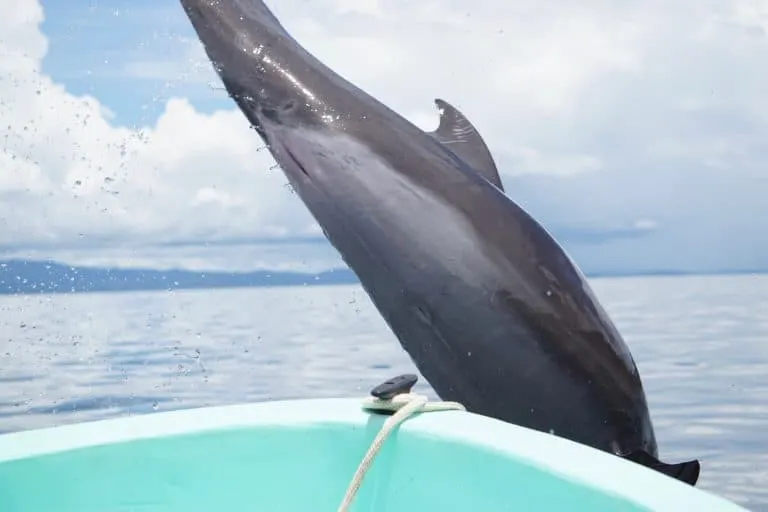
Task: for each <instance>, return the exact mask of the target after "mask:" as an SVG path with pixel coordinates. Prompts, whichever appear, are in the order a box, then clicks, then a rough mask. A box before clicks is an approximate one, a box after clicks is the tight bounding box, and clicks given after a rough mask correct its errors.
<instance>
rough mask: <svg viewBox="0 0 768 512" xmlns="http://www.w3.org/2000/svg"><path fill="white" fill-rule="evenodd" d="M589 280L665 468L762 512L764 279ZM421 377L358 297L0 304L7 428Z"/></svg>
mask: <svg viewBox="0 0 768 512" xmlns="http://www.w3.org/2000/svg"><path fill="white" fill-rule="evenodd" d="M591 283H592V285H593V288H594V290H595V292H596V293H597V295H598V297H599V298H600V300H601V301H602V302H603V304H604V305H605V307H606V308H607V309H608V311H609V313H610V314H611V317H612V318H613V320H614V322H615V323H616V324H617V326H618V327H619V329H620V330H621V332H622V333H623V335H624V337H625V339H626V341H627V343H628V344H629V346H630V348H631V349H632V353H633V355H634V357H635V359H636V361H637V364H638V367H639V368H640V372H641V375H642V378H643V382H644V385H645V390H646V394H647V396H648V400H649V405H650V409H651V414H652V416H653V421H654V424H655V427H656V435H657V438H658V441H659V446H660V452H661V456H662V459H664V460H665V461H670V462H671V461H678V460H683V459H685V460H687V459H690V458H699V459H700V460H701V462H702V474H701V479H700V481H699V482H700V483H699V487H700V488H703V489H707V490H710V491H712V492H715V493H717V494H721V495H723V496H725V497H727V498H730V499H732V500H734V501H736V502H739V503H740V504H742V505H744V506H746V507H747V508H749V509H751V510H768V434H766V433H765V432H766V427H768V276H746V275H744V276H706V277H699V276H686V277H634V278H601V279H592V280H591ZM413 371H414V368H413V366H412V364H411V362H410V360H409V359H408V357H407V355H406V354H405V352H404V351H403V350H402V349H401V348H400V345H399V344H398V342H397V341H396V339H395V338H394V336H393V335H392V334H391V333H390V332H389V330H388V329H387V327H386V325H385V323H384V321H383V320H382V319H381V318H380V317H379V315H378V313H377V312H376V311H375V309H374V308H373V306H372V304H371V303H370V301H369V299H368V297H367V296H366V295H365V293H364V292H363V291H362V289H361V288H360V287H359V286H308V287H286V288H248V289H207V290H194V291H182V292H178V291H177V292H146V293H142V292H138V293H137V292H131V293H93V294H60V295H25V296H0V432H11V431H18V430H25V429H32V428H39V427H48V426H54V425H61V424H65V423H74V422H80V421H87V420H92V419H97V418H106V417H115V416H122V415H131V414H149V413H153V412H155V411H165V410H170V409H178V408H186V407H198V406H205V405H221V404H229V403H236V402H253V401H262V400H276V399H284V398H299V397H331V396H361V397H362V396H365V395H366V394H367V393H368V390H369V389H370V388H371V387H372V386H374V385H376V384H378V383H379V381H382V380H384V379H386V378H388V377H391V376H394V375H396V374H399V373H405V372H413ZM419 389H420V390H421V391H422V392H427V393H429V394H432V393H431V390H429V388H428V386H427V384H426V383H424V382H423V380H422V382H421V384H420V388H419ZM432 396H434V395H433V394H432Z"/></svg>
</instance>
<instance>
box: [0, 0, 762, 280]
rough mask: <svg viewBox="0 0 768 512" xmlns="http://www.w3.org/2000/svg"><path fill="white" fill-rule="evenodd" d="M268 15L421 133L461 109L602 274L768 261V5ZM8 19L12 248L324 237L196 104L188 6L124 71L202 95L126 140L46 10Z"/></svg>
mask: <svg viewBox="0 0 768 512" xmlns="http://www.w3.org/2000/svg"><path fill="white" fill-rule="evenodd" d="M268 3H269V4H270V5H271V6H272V7H273V8H274V10H275V13H276V14H277V15H278V17H279V18H281V20H282V21H283V23H284V24H285V26H286V27H287V28H288V29H289V30H290V31H291V32H292V33H294V34H295V36H296V37H297V39H299V41H300V42H302V43H303V44H304V45H305V46H306V47H307V48H308V49H309V50H310V51H311V52H313V53H314V54H315V55H316V56H317V57H318V58H320V59H321V60H323V61H325V62H326V63H327V64H328V65H329V66H330V67H332V68H333V69H335V70H337V71H338V72H339V73H341V74H342V75H343V76H345V77H346V78H348V79H350V80H351V81H353V82H354V83H356V84H357V85H359V86H361V87H363V88H364V89H366V90H367V91H369V92H370V93H371V94H373V95H375V96H377V97H378V98H380V99H381V100H382V101H384V102H385V103H387V104H389V105H390V106H391V107H393V108H394V109H396V110H397V111H399V112H401V113H402V114H403V115H404V116H406V117H408V118H409V119H411V120H412V121H414V122H415V123H416V124H417V125H419V126H421V127H422V128H425V129H432V128H434V126H435V125H436V123H437V113H436V111H435V110H434V106H433V103H432V100H433V98H434V97H443V98H445V99H447V100H448V101H451V102H452V103H454V104H456V105H457V106H458V107H459V108H460V109H462V110H463V111H464V112H465V113H466V114H467V115H468V116H469V117H470V118H471V119H472V121H473V122H474V123H475V124H476V125H477V126H478V127H479V129H480V130H481V132H482V133H483V135H484V137H485V138H486V140H487V141H488V143H489V145H490V146H491V148H492V150H493V152H494V154H495V156H496V159H497V161H498V163H499V166H500V168H501V170H502V174H503V179H504V181H505V184H506V188H507V191H508V194H509V195H510V196H511V197H512V198H514V199H515V200H517V201H519V202H520V203H521V204H522V205H523V206H524V207H526V208H527V209H529V211H531V213H532V214H534V216H536V217H537V218H538V219H540V220H541V221H542V223H543V224H544V225H545V226H546V227H548V228H549V229H550V231H552V232H553V233H554V234H555V236H556V237H557V238H558V239H560V240H561V241H562V242H563V243H564V244H565V245H566V247H567V249H568V250H569V252H571V253H572V254H573V255H574V256H575V259H576V260H577V261H578V262H579V263H580V264H582V265H584V266H585V267H588V268H593V267H594V268H600V269H602V268H605V267H606V266H607V267H611V268H618V267H620V268H621V269H624V270H626V269H631V268H645V267H647V268H651V267H653V268H658V267H665V266H681V267H684V268H688V269H699V270H701V269H710V268H716V267H717V268H723V267H733V268H737V267H738V268H741V267H744V268H746V267H750V266H752V265H755V266H761V265H762V266H764V262H765V261H767V260H768V238H766V237H765V236H764V234H765V233H767V232H768V215H767V214H768V206H766V205H767V204H768V203H766V201H765V200H764V198H763V196H764V195H765V193H766V192H768V169H766V167H765V165H764V162H765V161H766V159H767V158H768V95H766V94H765V93H764V91H765V90H766V89H768V66H766V65H764V64H765V62H767V61H768V36H767V34H768V5H766V3H765V2H764V1H757V0H735V1H734V0H729V1H726V0H718V1H713V2H694V1H693V0H675V1H673V2H664V3H663V4H662V3H661V2H656V1H651V2H647V1H643V2H640V1H639V0H633V1H630V2H622V3H620V4H609V3H606V2H602V1H598V0H589V1H587V2H580V3H575V2H565V0H537V1H536V2H533V1H532V0H530V1H529V0H526V1H521V2H504V1H501V0H494V1H492V2H486V3H475V4H472V5H471V8H470V7H469V6H468V4H466V3H464V2H459V1H458V0H439V1H438V0H424V1H421V2H406V1H404V0H366V1H365V2H362V1H355V2H351V1H348V0H316V1H313V2H302V1H299V0H285V1H283V2H279V3H278V2H274V1H272V2H268ZM0 7H4V10H3V12H7V13H10V14H8V16H4V17H3V18H2V20H0V34H2V36H0V54H2V55H3V58H2V59H0V119H2V120H3V124H5V125H6V126H0V129H2V133H0V246H6V247H14V248H15V249H14V250H15V251H16V252H18V251H19V250H22V251H23V250H24V248H25V247H28V248H34V247H37V248H39V247H50V248H55V247H77V246H82V247H83V250H84V251H87V252H88V254H90V255H92V253H93V251H94V250H95V249H94V247H100V248H102V249H101V250H103V251H104V253H105V254H106V253H109V252H110V251H115V250H117V249H115V248H119V247H123V248H126V249H125V250H126V251H135V250H136V248H137V247H141V246H153V245H158V244H164V243H167V242H174V241H178V240H199V241H200V242H209V243H214V244H215V242H216V241H217V240H222V241H225V240H229V239H289V238H292V237H297V236H298V237H307V236H309V237H312V236H318V235H319V233H320V232H319V230H318V228H317V226H316V225H315V224H314V222H313V221H312V219H311V217H310V216H309V214H308V213H307V212H306V210H305V208H304V207H303V205H301V203H300V201H299V200H298V198H297V197H296V196H295V195H294V194H292V192H291V191H290V190H289V189H288V188H287V187H286V184H285V183H286V180H285V179H284V177H283V176H282V173H281V172H280V171H279V169H275V168H273V166H274V161H273V160H272V158H271V157H270V156H269V154H268V152H267V151H265V150H264V148H263V145H262V143H261V141H260V140H259V139H258V138H257V136H256V134H255V133H254V132H253V131H252V130H250V129H249V128H248V125H247V122H246V121H245V119H244V118H243V116H242V115H241V114H240V113H239V112H238V111H236V110H235V109H234V106H233V104H232V103H231V102H224V101H222V105H224V107H223V108H222V109H220V110H216V111H207V112H203V111H201V110H200V109H199V108H198V107H197V106H196V103H194V102H193V101H194V98H195V94H200V91H207V92H206V94H209V95H210V94H213V93H211V92H210V91H209V88H208V83H209V82H212V83H214V84H218V83H219V81H218V78H216V77H215V75H214V74H213V72H212V71H211V69H210V65H209V64H208V63H207V61H206V59H205V56H204V54H203V52H202V50H201V48H200V45H199V42H198V41H197V39H196V37H195V35H194V34H193V32H192V31H191V27H189V24H188V22H187V21H186V19H185V17H184V15H183V13H182V11H181V8H180V7H179V8H178V9H175V10H169V11H167V13H166V14H165V15H164V18H163V19H164V20H165V21H163V23H167V30H165V31H164V32H165V36H163V37H162V38H160V40H159V41H158V40H157V39H158V38H157V36H154V38H153V36H152V34H150V33H149V32H147V33H146V34H143V37H145V38H146V39H147V40H150V39H151V40H152V41H153V43H152V45H151V46H152V47H153V48H155V49H157V48H165V50H163V51H162V52H159V56H157V57H152V56H150V55H149V53H148V52H144V53H142V54H141V55H140V56H139V57H138V58H137V57H136V54H135V52H128V51H126V52H125V53H124V56H125V60H124V62H121V63H120V65H119V66H118V68H117V69H119V73H120V75H121V79H122V80H125V81H129V80H143V81H147V80H150V81H151V80H157V81H166V82H176V83H178V82H181V83H185V84H188V87H186V86H185V88H183V89H174V91H175V92H177V93H179V92H181V91H182V90H183V92H184V97H174V98H170V99H168V101H167V102H166V103H165V104H164V107H163V108H162V110H161V112H160V115H159V117H158V118H157V119H153V120H152V121H151V122H146V123H144V124H145V126H140V127H131V128H128V127H126V126H121V125H119V124H118V123H117V121H116V119H115V118H114V117H113V115H112V113H111V110H110V109H109V108H107V107H106V106H105V105H103V104H102V103H101V102H100V101H99V99H98V98H97V97H93V96H87V95H76V94H73V93H70V92H69V91H68V90H67V88H66V87H65V86H64V85H63V84H61V83H57V82H56V80H54V79H53V78H52V77H51V76H47V75H46V74H45V73H44V70H43V68H42V65H41V62H42V61H43V58H44V57H45V55H46V52H47V51H48V41H47V39H46V37H45V35H44V34H43V33H41V31H40V23H41V22H42V19H43V10H42V8H41V7H40V5H39V3H38V2H36V1H33V0H16V1H13V2H11V0H0ZM164 12H165V11H164ZM86 21H87V20H86ZM91 21H92V22H93V21H94V20H91ZM132 26H134V25H132ZM135 28H136V30H139V25H138V24H135ZM97 44H98V43H96V46H97ZM94 51H96V50H94ZM114 58H115V57H113V59H114ZM94 80H95V78H94ZM98 92H99V91H98V89H96V95H97V96H98ZM222 96H223V95H222ZM189 98H192V99H189ZM30 250H31V249H30ZM37 250H39V249H37ZM68 250H69V249H68ZM313 250H314V249H313ZM286 251H290V249H286ZM307 254H309V255H310V256H311V254H313V253H312V252H311V251H310V252H308V253H307ZM256 259H259V258H256ZM219 260H220V258H219V259H217V260H216V261H219ZM324 261H325V260H324Z"/></svg>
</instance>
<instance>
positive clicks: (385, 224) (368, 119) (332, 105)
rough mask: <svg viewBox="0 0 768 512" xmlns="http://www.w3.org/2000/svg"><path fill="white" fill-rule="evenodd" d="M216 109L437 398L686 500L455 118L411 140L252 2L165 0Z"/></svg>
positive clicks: (551, 254)
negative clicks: (646, 475)
mask: <svg viewBox="0 0 768 512" xmlns="http://www.w3.org/2000/svg"><path fill="white" fill-rule="evenodd" d="M180 1H181V4H182V5H183V8H184V10H185V12H186V14H187V16H188V17H189V19H190V21H191V22H192V25H193V27H194V29H195V31H196V32H197V34H198V36H199V38H200V40H201V42H202V44H203V46H204V48H205V51H206V53H207V55H208V58H209V59H210V61H211V63H212V64H213V67H214V68H215V69H216V71H217V73H218V75H219V77H220V78H221V80H222V82H223V83H224V86H225V87H226V90H227V91H228V94H229V95H230V97H231V98H232V99H233V100H234V101H235V102H236V103H237V105H238V106H239V108H240V110H241V111H242V113H243V114H244V115H245V117H246V118H247V119H248V120H249V122H250V123H251V125H252V127H253V128H254V129H255V130H256V131H257V133H258V134H259V136H260V137H261V138H262V139H263V141H264V142H265V143H266V144H267V146H268V147H269V150H270V152H271V153H272V155H273V157H274V158H275V160H276V161H277V163H278V164H279V165H280V167H281V168H282V169H283V171H284V173H285V175H286V177H287V178H288V180H289V182H290V184H291V186H292V187H293V189H294V190H295V191H296V193H297V194H298V196H299V197H300V198H301V200H302V201H303V203H304V204H305V205H306V207H307V208H308V209H309V211H310V212H311V214H312V215H313V217H314V218H315V219H316V221H317V222H318V224H319V225H320V226H321V227H322V229H323V232H324V234H325V236H326V238H327V239H328V240H329V242H330V243H331V244H332V245H333V246H334V247H335V248H336V249H337V250H338V252H339V253H340V254H341V256H342V258H343V259H344V261H345V262H346V264H347V265H348V266H349V267H350V268H351V269H352V271H353V272H354V273H355V274H356V275H357V277H358V279H359V280H360V282H361V284H362V286H363V288H364V289H365V290H366V293H367V294H368V296H369V297H370V298H371V300H372V302H373V304H374V305H375V307H376V308H377V309H378V311H379V312H380V314H381V315H382V316H383V318H384V319H385V321H386V322H387V324H388V325H389V327H390V328H391V330H392V331H393V332H394V334H395V335H396V336H397V338H398V340H399V341H400V343H401V345H402V346H403V348H404V349H405V350H406V352H407V353H408V354H409V356H410V357H411V359H412V360H413V362H414V364H415V365H416V367H417V368H418V369H419V371H420V372H421V374H422V375H423V376H424V377H425V378H426V379H427V381H428V382H429V383H430V384H431V386H432V388H433V389H434V390H435V392H436V393H437V394H438V395H439V396H440V397H441V398H443V399H445V400H455V401H458V402H461V403H462V404H464V405H465V407H466V408H467V409H468V410H470V411H472V412H475V413H478V414H482V415H486V416H490V417H494V418H498V419H501V420H504V421H507V422H511V423H515V424H518V425H522V426H525V427H528V428H533V429H537V430H540V431H543V432H550V433H553V434H555V435H558V436H561V437H565V438H568V439H571V440H573V441H576V442H579V443H582V444H586V445H589V446H592V447H594V448H597V449H600V450H604V451H607V452H610V453H613V454H616V455H618V456H622V457H625V458H627V459H629V460H632V461H634V462H636V463H638V464H642V465H645V466H648V467H651V468H653V469H656V470H657V471H660V472H662V473H665V474H667V475H670V476H672V477H674V478H677V479H679V480H682V481H685V482H688V483H690V484H692V485H695V483H696V481H697V479H698V475H699V463H698V461H696V460H694V461H690V462H683V463H679V464H664V463H662V462H659V460H658V447H657V442H656V437H655V434H654V430H653V425H652V423H651V418H650V414H649V411H648V405H647V402H646V397H645V393H644V390H643V385H642V382H641V379H640V375H639V373H638V370H637V367H636V365H635V362H634V360H633V358H632V355H631V354H630V352H629V349H628V348H627V346H626V345H625V343H624V341H623V340H622V337H621V335H620V334H619V332H618V331H617V329H616V327H615V326H614V324H613V323H612V322H611V320H610V319H609V317H608V315H607V313H606V312H605V310H604V309H603V308H602V306H601V305H600V303H599V302H598V300H597V298H596V297H595V295H594V293H593V292H592V290H591V289H590V286H589V284H588V283H587V280H586V278H585V277H584V275H583V274H582V273H581V271H580V270H579V269H578V268H577V266H576V265H575V264H574V262H573V261H572V260H571V259H570V258H569V257H568V256H567V255H566V253H565V251H564V250H563V249H562V248H561V247H560V246H559V245H558V243H557V242H556V241H555V240H554V239H553V238H552V236H550V234H549V233H548V232H547V231H546V230H545V229H544V228H543V227H542V226H541V225H540V224H539V223H538V222H536V220H534V219H533V218H532V217H531V216H530V215H529V214H528V213H526V212H525V211H524V210H523V209H522V208H521V207H520V206H518V205H517V204H516V203H515V202H514V201H512V200H511V199H510V198H509V197H507V195H506V194H505V193H504V192H503V189H502V185H501V180H500V178H499V173H498V171H497V168H496V164H495V163H494V160H493V158H492V156H491V154H490V152H489V150H488V148H487V147H486V145H485V143H484V142H483V139H482V138H481V136H480V135H479V133H478V132H477V130H476V129H475V127H474V126H473V125H472V124H471V123H470V122H469V120H468V119H467V118H466V117H465V116H464V115H463V114H462V113H461V112H460V111H459V110H458V109H456V108H455V107H453V106H452V105H451V104H449V103H447V102H445V101H444V100H436V103H437V106H438V107H439V110H440V112H441V114H440V122H439V126H438V128H437V130H436V131H434V132H424V131H422V130H421V129H419V128H418V127H416V126H415V125H413V124H412V123H410V122H409V121H407V120H406V119H404V118H403V117H401V116H400V115H399V114H397V113H396V112H394V111H393V110H391V109H390V108H388V107H387V106H385V105H383V104H382V103H380V102H379V101H377V100H376V99H375V98H373V97H371V96H370V95H368V94H367V93H365V92H364V91H362V90H361V89H359V88H358V87H356V86H355V85H353V84H351V83H350V82H348V81H346V80H345V79H344V78H342V77H341V76H339V75H338V74H336V73H335V72H333V71H332V70H331V69H329V68H328V67H326V66H325V65H324V64H323V63H321V62H320V61H319V60H317V59H316V58H315V57H314V56H312V55H311V54H310V53H308V52H307V51H306V50H305V49H304V48H303V47H302V46H301V45H299V43H298V42H297V41H296V40H294V39H293V38H292V37H291V36H290V35H289V34H288V33H287V31H286V30H285V29H284V28H283V27H282V25H281V24H280V22H279V21H278V20H277V18H276V17H275V16H274V15H273V14H272V12H271V11H270V10H269V9H268V8H267V6H266V5H265V4H264V3H263V2H261V1H259V0H180Z"/></svg>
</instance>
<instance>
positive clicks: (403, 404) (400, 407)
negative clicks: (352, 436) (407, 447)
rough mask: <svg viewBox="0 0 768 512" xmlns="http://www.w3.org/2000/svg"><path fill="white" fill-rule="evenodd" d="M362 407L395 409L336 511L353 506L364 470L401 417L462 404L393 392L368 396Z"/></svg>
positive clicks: (453, 408)
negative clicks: (388, 396)
mask: <svg viewBox="0 0 768 512" xmlns="http://www.w3.org/2000/svg"><path fill="white" fill-rule="evenodd" d="M363 408H364V409H367V410H369V411H396V412H395V413H394V414H393V415H392V416H390V417H389V418H387V420H386V421H385V422H384V424H383V425H382V426H381V430H379V433H378V434H377V435H376V437H375V438H374V440H373V442H372V443H371V446H370V447H369V448H368V452H367V453H366V454H365V457H363V460H362V461H361V462H360V465H359V466H358V467H357V471H356V472H355V476H354V477H353V478H352V481H351V482H350V483H349V487H348V488H347V493H346V494H345V495H344V501H342V502H341V505H340V506H339V509H338V512H347V511H348V510H349V508H350V507H351V506H352V501H353V500H354V499H355V495H356V494H357V491H358V490H360V485H361V484H362V483H363V478H365V475H366V473H367V472H368V470H369V469H370V467H371V464H373V459H374V458H375V457H376V455H377V454H378V453H379V450H380V449H381V447H382V446H383V445H384V441H386V440H387V438H388V437H389V435H390V434H391V433H392V431H393V430H394V429H395V428H396V427H397V426H398V425H399V424H400V423H402V422H403V421H405V420H406V419H408V418H409V417H411V416H413V415H415V414H417V413H419V412H431V411H451V410H453V411H464V410H466V409H464V406H463V405H461V404H460V403H458V402H429V401H428V399H427V397H425V396H422V395H417V394H414V393H402V394H400V395H395V396H394V397H393V398H392V399H391V400H380V399H378V398H367V399H366V400H365V402H363Z"/></svg>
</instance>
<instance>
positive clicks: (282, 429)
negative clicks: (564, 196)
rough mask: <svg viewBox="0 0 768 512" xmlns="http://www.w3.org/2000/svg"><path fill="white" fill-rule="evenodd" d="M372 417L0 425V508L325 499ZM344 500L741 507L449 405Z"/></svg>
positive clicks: (335, 412)
mask: <svg viewBox="0 0 768 512" xmlns="http://www.w3.org/2000/svg"><path fill="white" fill-rule="evenodd" d="M383 421H384V417H382V416H379V415H375V414H369V413H367V412H364V411H363V410H362V409H361V406H360V402H359V401H358V400H353V399H338V400H297V401H285V402H268V403H259V404H249V405H237V406H226V407H211V408H202V409H191V410H183V411H173V412H166V413H155V414H149V415H145V416H136V417H130V418H121V419H114V420H105V421H96V422H90V423H82V424H76V425H68V426H62V427H56V428H51V429H42V430H35V431H27V432H20V433H13V434H6V435H4V436H0V510H1V511H2V512H118V511H119V512H129V511H136V512H160V511H178V512H212V511H214V512H225V511H241V510H254V511H261V510H263V511H276V512H292V511H301V512H306V511H313V512H320V511H335V510H337V508H338V506H339V504H340V503H341V500H342V498H343V496H344V493H345V491H346V489H347V486H348V485H349V482H350V480H351V478H352V476H353V475H354V473H355V470H356V469H357V466H358V464H359V463H360V461H361V460H362V458H363V456H364V455H365V452H366V451H367V450H368V447H369V445H370V443H371V441H372V440H373V438H374V437H375V436H376V434H377V432H378V431H379V429H380V428H381V425H382V423H383ZM351 510H354V511H373V512H385V511H398V512H409V511H416V510H419V511H426V510H428V511H432V510H434V511H451V510H482V511H484V512H493V511H510V510H542V511H544V510H546V511H552V510H569V511H590V512H599V511H640V510H669V511H680V510H708V511H737V510H744V509H742V508H740V507H738V506H737V505H735V504H733V503H731V502H729V501H726V500H724V499H722V498H719V497H717V496H714V495H712V494H709V493H707V492H704V491H701V490H699V489H696V488H693V487H690V486H688V485H685V484H682V483H680V482H677V481H676V480H673V479H671V478H668V477H665V476H663V475H660V474H658V473H656V472H654V471H651V470H648V469H646V468H643V467H641V466H638V465H636V464H633V463H630V462H626V461H623V460H621V459H619V458H618V457H614V456H612V455H608V454H605V453H602V452H599V451H596V450H593V449H591V448H588V447H586V446H582V445H579V444H576V443H572V442H570V441H567V440H564V439H561V438H558V437H555V436H552V435H547V434H543V433H540V432H535V431H531V430H528V429H524V428H521V427H517V426H514V425H510V424H507V423H503V422H500V421H496V420H493V419H489V418H485V417H482V416H478V415H475V414H470V413H467V412H460V411H450V412H429V413H422V414H420V415H419V416H417V417H413V418H410V419H408V420H407V421H406V422H405V423H404V424H403V425H401V426H400V427H399V428H398V430H397V431H395V432H394V433H393V434H392V436H391V437H390V438H389V439H388V440H387V441H386V443H385V444H384V448H383V449H382V451H381V452H380V453H379V455H378V456H377V457H376V459H375V461H374V464H373V466H372V467H371V469H370V471H369V472H368V474H367V475H366V477H365V480H364V481H363V485H362V487H361V489H360V492H359V493H358V495H357V497H356V499H355V502H354V505H353V506H352V509H351Z"/></svg>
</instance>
